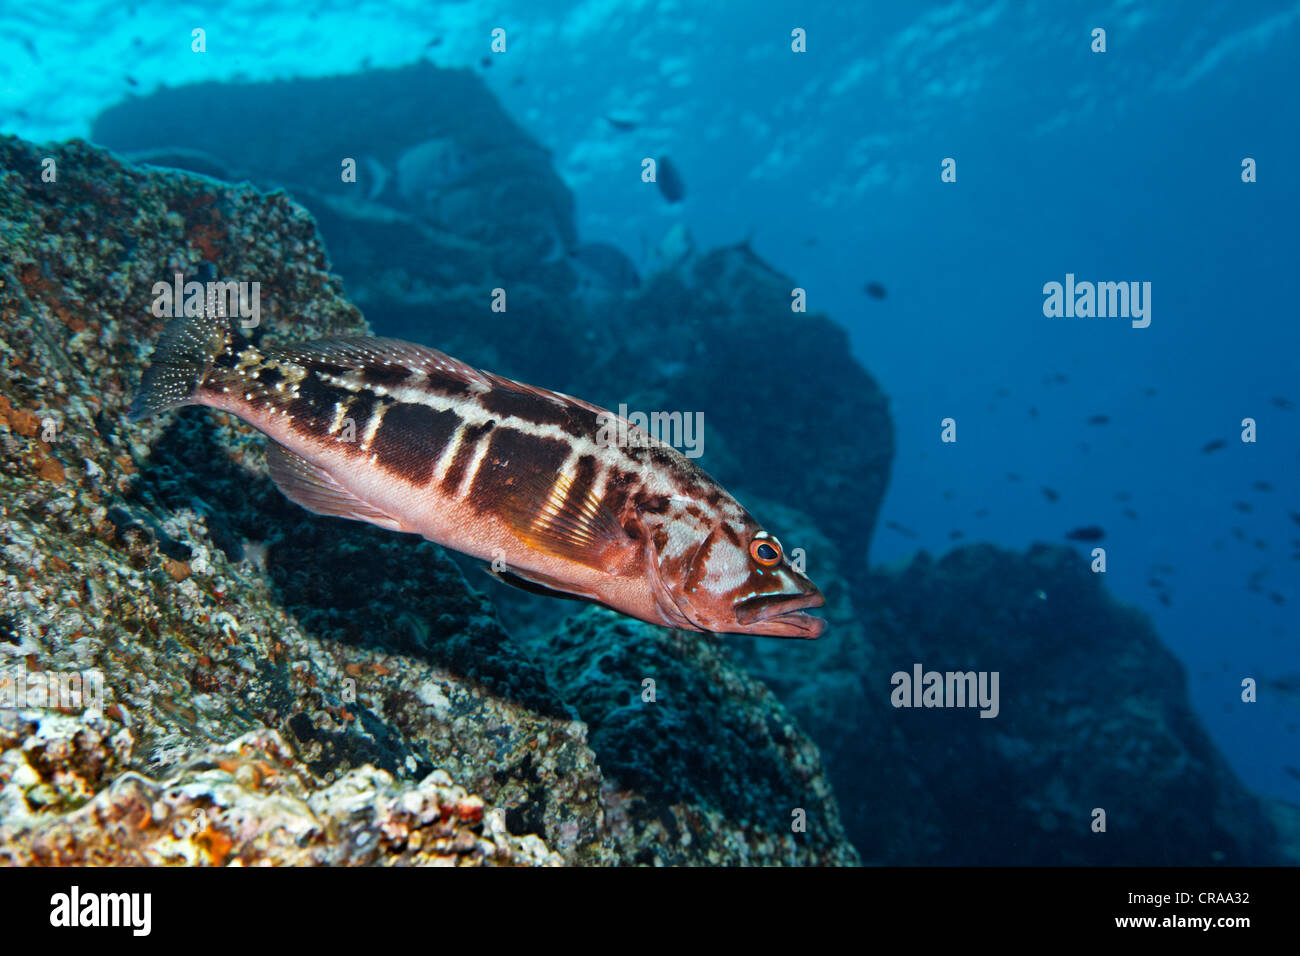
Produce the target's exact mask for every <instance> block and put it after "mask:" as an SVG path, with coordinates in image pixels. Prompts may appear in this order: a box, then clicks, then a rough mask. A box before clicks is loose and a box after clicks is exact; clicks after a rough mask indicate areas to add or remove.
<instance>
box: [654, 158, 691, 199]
mask: <svg viewBox="0 0 1300 956" xmlns="http://www.w3.org/2000/svg"><path fill="white" fill-rule="evenodd" d="M655 170H656V171H655V182H656V183H658V185H659V192H660V193H662V194H663V197H664V199H667V200H668V201H669V202H681V201H682V200H683V199H685V198H686V184H685V183H684V182H682V174H681V173H679V172H678V171H677V164H676V163H674V162H673V161H672V160H671V159H669V158H668V157H667V156H660V157H659V161H658V162H657V163H656V164H655Z"/></svg>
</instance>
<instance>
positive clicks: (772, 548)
mask: <svg viewBox="0 0 1300 956" xmlns="http://www.w3.org/2000/svg"><path fill="white" fill-rule="evenodd" d="M749 556H750V557H751V558H753V559H754V560H755V561H757V562H758V563H759V564H761V565H763V566H764V567H768V568H770V567H773V566H774V565H777V564H780V563H781V544H780V542H778V541H777V540H776V539H775V538H766V537H756V538H754V540H753V541H751V542H749Z"/></svg>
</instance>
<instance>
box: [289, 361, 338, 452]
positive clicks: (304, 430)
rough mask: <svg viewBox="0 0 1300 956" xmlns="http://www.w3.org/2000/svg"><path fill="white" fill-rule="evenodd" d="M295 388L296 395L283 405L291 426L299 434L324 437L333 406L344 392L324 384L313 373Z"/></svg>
mask: <svg viewBox="0 0 1300 956" xmlns="http://www.w3.org/2000/svg"><path fill="white" fill-rule="evenodd" d="M297 389H298V394H297V397H295V398H291V399H289V401H288V402H287V403H286V404H285V406H284V409H285V411H287V412H288V413H289V417H290V418H291V419H292V421H293V427H294V428H295V429H296V430H297V431H298V432H300V433H301V434H304V435H310V436H311V437H313V438H320V439H324V438H326V437H327V436H328V435H329V430H330V425H331V424H332V423H333V421H334V406H335V404H337V403H338V401H339V400H340V399H341V398H343V397H345V394H346V393H343V392H340V390H339V389H338V388H336V387H335V386H333V385H327V384H325V383H324V382H322V381H321V380H320V379H319V378H317V377H316V376H315V375H308V376H306V377H305V378H303V380H302V381H301V382H299V383H298V385H297Z"/></svg>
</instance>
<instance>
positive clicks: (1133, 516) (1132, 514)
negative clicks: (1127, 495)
mask: <svg viewBox="0 0 1300 956" xmlns="http://www.w3.org/2000/svg"><path fill="white" fill-rule="evenodd" d="M1120 513H1121V514H1122V515H1124V517H1125V518H1128V520H1129V521H1137V519H1138V513H1137V512H1136V511H1134V510H1133V509H1132V508H1124V509H1123V510H1122V511H1121V512H1120Z"/></svg>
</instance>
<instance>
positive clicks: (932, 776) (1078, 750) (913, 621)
mask: <svg viewBox="0 0 1300 956" xmlns="http://www.w3.org/2000/svg"><path fill="white" fill-rule="evenodd" d="M1104 577H1105V576H1104V575H1103V574H1095V573H1093V572H1092V571H1091V570H1090V567H1089V564H1088V562H1087V561H1085V560H1084V559H1083V558H1081V557H1080V555H1079V554H1078V553H1077V552H1076V551H1073V550H1072V549H1069V548H1064V547H1056V546H1046V545H1043V546H1036V547H1033V548H1031V549H1029V550H1028V551H1026V552H1013V551H1008V550H1006V549H1002V548H997V547H994V546H992V545H986V544H972V545H969V546H966V547H962V548H959V549H957V550H955V551H952V552H950V553H948V554H946V555H944V556H943V557H942V558H940V559H938V560H935V559H933V558H931V557H929V556H928V555H925V554H921V555H918V556H917V557H916V558H915V559H914V560H912V561H911V562H909V563H907V564H905V565H903V566H900V567H897V568H893V569H876V570H875V571H873V573H872V577H871V582H870V586H869V589H868V590H867V591H866V592H865V593H863V594H862V595H861V599H860V603H859V607H860V608H861V609H862V611H861V614H862V623H863V625H864V627H865V633H866V634H867V635H869V636H870V640H869V641H863V642H862V643H861V644H859V645H858V648H857V651H858V655H859V656H858V661H857V666H856V668H855V669H853V670H852V671H850V670H848V669H845V668H838V667H837V668H835V669H832V670H830V671H828V672H827V676H826V680H827V684H826V685H825V686H822V687H817V686H816V684H814V685H812V686H810V687H807V688H790V689H789V690H788V691H787V692H784V693H782V695H781V696H782V698H783V699H784V700H785V701H786V703H787V705H788V706H789V707H790V708H791V710H792V711H793V712H794V714H795V715H796V716H797V717H798V718H799V721H800V723H801V724H802V725H803V726H804V727H806V728H807V729H808V730H809V732H810V733H811V734H812V735H813V737H814V739H816V740H818V741H819V743H820V744H821V747H822V751H823V755H824V758H825V760H826V762H827V765H828V767H829V768H830V771H831V778H832V781H833V782H834V784H835V787H836V792H837V794H838V796H839V798H840V803H841V807H842V810H843V813H844V818H845V826H846V828H847V829H848V831H849V834H850V837H851V838H852V839H853V841H854V844H855V845H856V846H857V847H858V849H859V850H860V851H861V852H862V854H863V857H864V859H866V860H869V861H872V862H880V863H895V864H898V863H943V864H967V865H989V864H995V865H1008V864H1017V865H1053V864H1073V865H1099V864H1118V865H1130V866H1136V865H1148V866H1149V865H1193V866H1195V865H1213V864H1225V865H1252V864H1263V863H1275V864H1276V863H1285V862H1289V863H1295V862H1296V857H1295V855H1294V853H1295V846H1294V841H1290V844H1289V845H1287V841H1285V840H1284V839H1283V838H1282V837H1281V836H1280V835H1279V824H1280V825H1281V826H1282V827H1283V828H1289V829H1292V830H1294V828H1295V823H1296V820H1297V819H1300V814H1297V812H1296V808H1294V807H1287V806H1285V805H1277V806H1274V807H1267V806H1265V805H1263V804H1262V803H1261V801H1260V800H1259V799H1258V798H1257V797H1255V796H1254V795H1253V794H1251V793H1250V792H1249V791H1247V790H1246V789H1245V787H1243V786H1242V784H1241V783H1240V781H1239V780H1238V779H1237V778H1236V776H1235V774H1234V773H1233V772H1232V770H1231V769H1230V768H1229V767H1228V766H1227V764H1226V762H1225V761H1224V759H1223V757H1222V755H1221V754H1220V753H1219V752H1218V750H1217V748H1216V747H1215V746H1214V744H1213V743H1212V742H1211V741H1210V739H1209V737H1208V735H1207V734H1206V732H1205V730H1204V728H1203V727H1202V726H1201V723H1200V721H1199V719H1198V718H1197V717H1196V716H1195V714H1194V713H1193V712H1192V709H1191V705H1190V703H1189V701H1188V697H1187V686H1186V676H1185V674H1184V671H1183V667H1182V665H1181V664H1180V663H1179V662H1178V660H1177V659H1176V658H1175V657H1174V656H1173V654H1172V653H1170V651H1169V650H1168V649H1167V648H1166V647H1165V646H1164V645H1163V644H1162V643H1161V642H1160V639H1159V638H1158V636H1157V635H1156V633H1155V630H1154V628H1153V627H1152V625H1151V621H1150V619H1149V618H1148V617H1147V616H1146V614H1145V613H1143V612H1141V611H1139V610H1137V609H1135V608H1132V607H1130V606H1127V605H1124V604H1122V603H1120V602H1118V601H1116V600H1115V599H1114V598H1113V597H1111V596H1110V595H1109V594H1108V592H1107V590H1106V587H1105V583H1104ZM850 638H851V639H857V640H860V639H861V638H860V637H859V635H857V634H855V633H853V632H850ZM917 663H919V664H921V665H923V666H924V668H925V669H927V670H936V671H943V672H946V671H963V672H965V671H996V672H998V673H999V680H1000V708H999V712H998V714H997V716H996V718H994V719H981V718H980V717H979V715H978V712H977V711H976V710H974V709H952V708H935V709H929V708H925V709H911V708H897V707H894V706H892V705H891V701H890V695H891V692H892V691H893V689H894V688H893V686H892V684H891V676H892V675H893V674H894V673H896V672H899V671H902V672H910V671H911V670H912V668H913V666H914V664H917ZM845 727H851V728H852V732H851V733H845V732H844V728H845ZM865 766H870V767H876V768H883V769H882V772H880V773H863V772H862V771H861V768H862V767H865ZM1097 809H1100V810H1103V811H1104V812H1105V830H1104V832H1099V831H1095V830H1094V829H1093V822H1094V811H1095V810H1097ZM882 820H886V821H889V826H887V827H883V826H881V821H882ZM1285 821H1290V822H1289V823H1287V822H1285Z"/></svg>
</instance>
